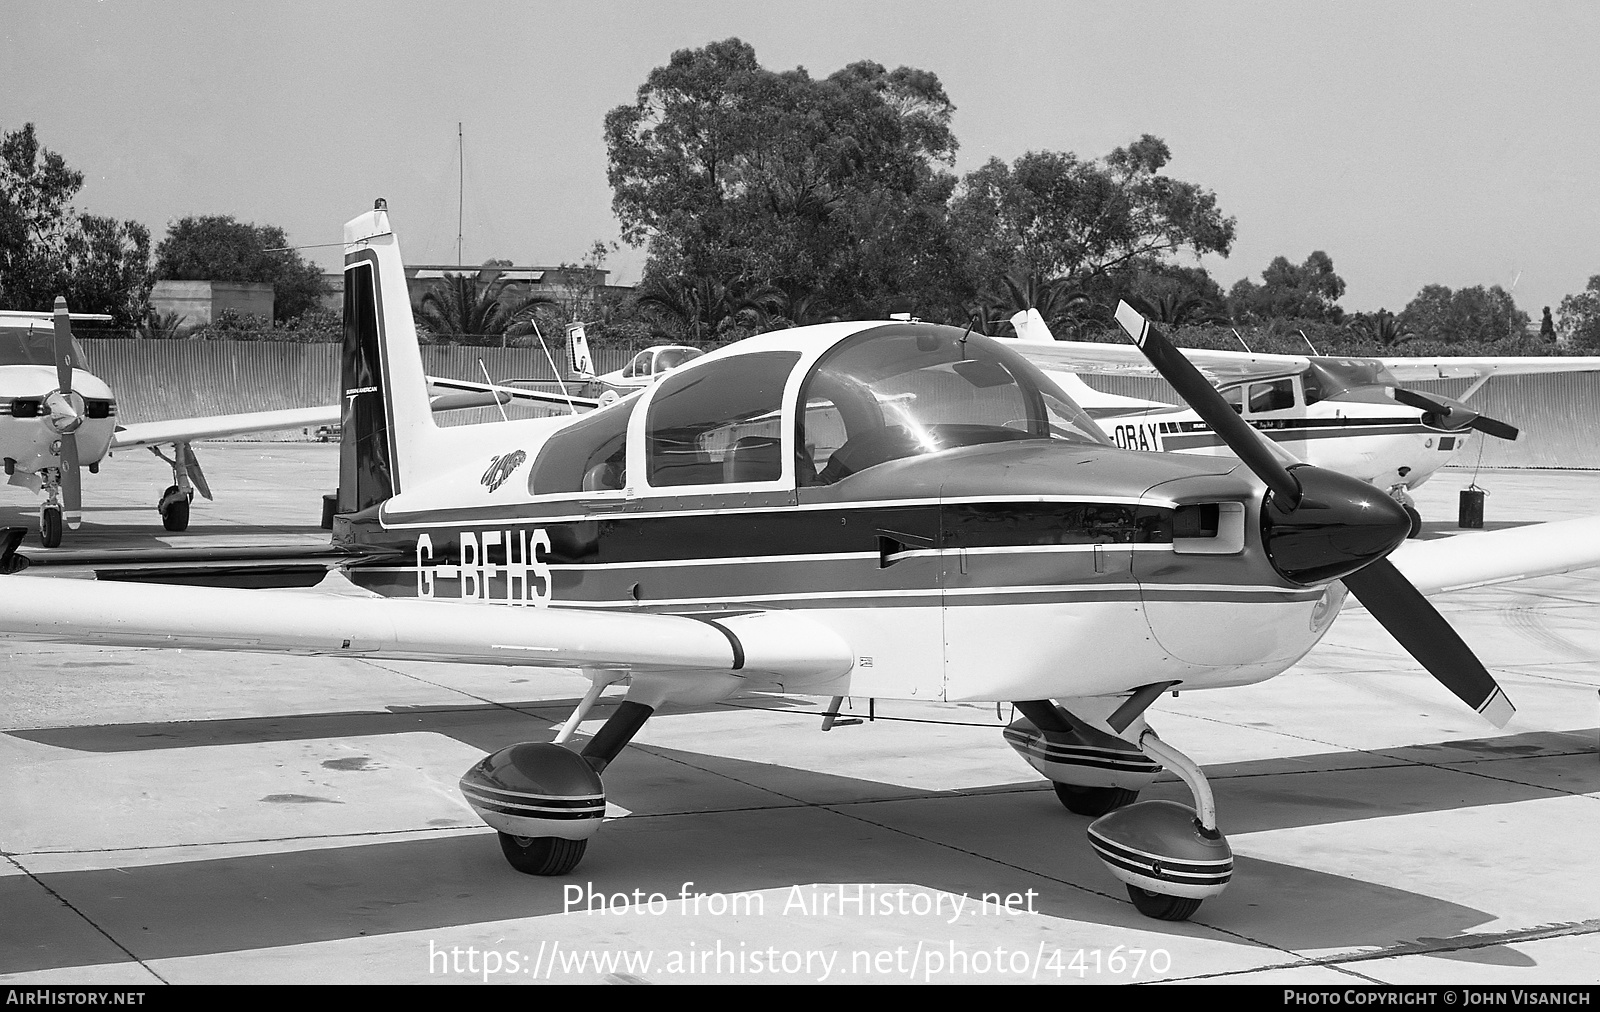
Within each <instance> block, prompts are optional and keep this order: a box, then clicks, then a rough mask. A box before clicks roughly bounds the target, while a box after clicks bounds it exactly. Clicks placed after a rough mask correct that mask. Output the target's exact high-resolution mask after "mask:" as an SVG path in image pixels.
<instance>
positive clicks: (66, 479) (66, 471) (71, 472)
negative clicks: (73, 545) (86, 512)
mask: <svg viewBox="0 0 1600 1012" xmlns="http://www.w3.org/2000/svg"><path fill="white" fill-rule="evenodd" d="M61 518H62V519H63V520H65V521H66V522H67V526H68V527H70V528H71V529H72V530H77V529H78V526H79V525H80V524H82V523H83V472H82V471H80V470H78V437H77V436H76V435H74V434H73V433H70V432H67V433H63V434H62V436H61Z"/></svg>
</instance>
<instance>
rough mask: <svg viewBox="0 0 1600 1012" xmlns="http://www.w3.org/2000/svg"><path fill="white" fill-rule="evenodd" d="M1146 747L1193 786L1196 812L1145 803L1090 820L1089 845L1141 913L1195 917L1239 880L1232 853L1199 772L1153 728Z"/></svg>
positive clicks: (1167, 803)
mask: <svg viewBox="0 0 1600 1012" xmlns="http://www.w3.org/2000/svg"><path fill="white" fill-rule="evenodd" d="M1139 748H1140V750H1141V751H1143V752H1145V753H1146V754H1148V755H1150V756H1151V757H1152V758H1154V759H1158V760H1160V762H1161V764H1162V765H1163V766H1165V767H1167V768H1168V769H1170V770H1171V771H1172V772H1173V773H1175V774H1177V775H1178V777H1179V779H1181V780H1182V781H1183V782H1184V783H1185V784H1187V785H1188V787H1189V790H1190V792H1191V793H1192V794H1193V795H1194V801H1195V808H1190V807H1188V806H1187V805H1180V804H1178V803H1177V802H1175V801H1141V802H1139V803H1138V804H1136V805H1129V806H1128V807H1126V808H1122V809H1119V810H1117V811H1115V812H1112V813H1111V814H1109V815H1103V816H1101V817H1100V818H1098V819H1096V820H1095V821H1094V822H1092V823H1090V824H1089V843H1090V844H1091V845H1092V846H1093V847H1094V850H1095V853H1096V854H1097V855H1098V856H1099V858H1100V860H1101V861H1104V862H1105V865H1106V868H1107V869H1108V870H1109V871H1110V872H1111V874H1113V875H1115V876H1116V877H1117V878H1118V879H1119V880H1120V881H1121V882H1122V883H1123V884H1124V885H1125V886H1127V889H1128V898H1129V899H1131V900H1133V905H1134V906H1135V907H1136V908H1137V909H1138V911H1139V912H1140V913H1141V914H1144V915H1145V916H1146V917H1153V918H1155V919H1157V920H1162V921H1183V920H1188V919H1189V918H1190V917H1191V916H1193V915H1194V912H1195V911H1196V910H1198V909H1200V903H1201V901H1202V900H1205V899H1206V898H1207V897H1210V896H1215V895H1217V894H1218V893H1220V892H1222V890H1223V889H1225V888H1226V887H1227V885H1228V882H1229V880H1230V879H1232V878H1233V849H1232V848H1231V847H1229V846H1228V841H1227V839H1226V838H1225V837H1223V835H1222V833H1221V832H1220V831H1219V830H1218V829H1217V806H1216V802H1215V801H1214V800H1213V799H1212V797H1211V785H1210V784H1208V783H1207V782H1206V778H1205V774H1203V773H1201V772H1200V767H1198V766H1196V765H1195V764H1194V762H1193V761H1192V760H1190V759H1189V757H1188V756H1186V755H1184V754H1183V753H1182V752H1179V751H1178V750H1177V749H1175V748H1173V747H1172V746H1170V745H1168V744H1167V743H1166V742H1163V741H1162V740H1161V739H1160V738H1157V737H1156V734H1155V732H1154V731H1151V730H1149V729H1148V728H1146V729H1145V731H1144V732H1143V733H1142V734H1141V735H1140V736H1139Z"/></svg>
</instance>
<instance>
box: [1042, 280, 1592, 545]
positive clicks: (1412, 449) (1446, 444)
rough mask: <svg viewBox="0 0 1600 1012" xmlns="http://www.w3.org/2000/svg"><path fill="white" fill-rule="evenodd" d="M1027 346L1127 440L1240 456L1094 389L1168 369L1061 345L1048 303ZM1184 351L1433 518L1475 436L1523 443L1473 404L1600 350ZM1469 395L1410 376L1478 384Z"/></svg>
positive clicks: (1087, 346) (1287, 444)
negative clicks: (1487, 388) (1432, 507)
mask: <svg viewBox="0 0 1600 1012" xmlns="http://www.w3.org/2000/svg"><path fill="white" fill-rule="evenodd" d="M1011 324H1012V327H1013V329H1014V330H1015V331H1016V335H1017V337H1016V341H1017V343H1016V347H1017V349H1018V350H1019V351H1021V352H1022V353H1023V354H1024V355H1025V356H1027V357H1028V358H1029V359H1030V360H1031V361H1032V362H1033V363H1034V364H1036V365H1038V366H1040V367H1041V368H1043V369H1045V370H1046V371H1047V372H1049V373H1050V375H1051V378H1052V379H1055V380H1056V381H1057V382H1058V383H1060V384H1061V386H1062V387H1063V388H1064V389H1066V390H1068V391H1069V392H1070V393H1072V394H1073V396H1074V398H1075V399H1077V400H1078V401H1079V403H1080V404H1082V405H1083V406H1084V407H1085V408H1086V409H1087V410H1088V411H1089V413H1090V414H1091V415H1093V416H1094V417H1095V419H1096V420H1097V421H1098V422H1099V423H1100V426H1101V428H1102V429H1104V430H1105V432H1106V435H1107V436H1108V437H1109V438H1110V439H1111V441H1112V442H1113V443H1115V444H1116V445H1117V446H1120V447H1123V448H1126V449H1129V450H1155V451H1160V452H1179V453H1195V454H1230V453H1232V452H1233V451H1232V450H1231V449H1230V448H1229V447H1228V444H1227V441H1226V440H1224V439H1223V438H1222V436H1221V434H1220V433H1218V432H1217V431H1216V430H1215V429H1213V428H1212V427H1211V426H1210V425H1208V424H1207V423H1206V421H1205V419H1203V418H1202V417H1201V416H1200V415H1199V414H1198V413H1197V412H1195V411H1194V410H1192V409H1186V408H1183V407H1179V406H1175V405H1171V404H1162V403H1159V402H1153V401H1140V400H1138V399H1136V398H1131V397H1121V396H1118V395H1115V394H1105V393H1100V392H1098V391H1095V390H1092V389H1091V388H1090V387H1088V385H1087V384H1084V383H1083V381H1082V380H1080V379H1079V378H1078V376H1077V374H1079V373H1099V374H1114V375H1124V376H1129V375H1142V376H1155V375H1159V373H1158V372H1157V371H1156V369H1155V368H1154V367H1153V366H1152V365H1151V364H1150V362H1149V361H1148V360H1146V359H1145V357H1144V356H1143V355H1142V354H1140V353H1139V351H1138V349H1136V348H1133V347H1131V346H1129V345H1118V344H1101V343H1091V342H1084V341H1057V340H1055V338H1054V336H1053V335H1052V334H1051V333H1050V329H1049V327H1048V326H1047V325H1046V323H1045V321H1044V319H1043V318H1042V317H1041V316H1040V315H1039V311H1038V310H1037V309H1031V310H1026V311H1024V312H1020V313H1017V314H1016V315H1015V316H1013V317H1012V318H1011ZM1184 356H1185V357H1186V358H1188V359H1189V360H1190V361H1191V362H1192V363H1193V364H1194V365H1195V366H1196V367H1197V368H1199V369H1200V371H1201V372H1202V373H1203V374H1204V375H1205V376H1206V377H1207V378H1209V379H1210V380H1211V381H1212V382H1213V383H1214V384H1215V385H1216V386H1218V387H1219V388H1220V390H1221V392H1222V397H1223V399H1224V400H1226V401H1227V402H1228V404H1229V405H1230V406H1231V407H1232V409H1233V411H1234V412H1235V413H1237V414H1240V415H1242V416H1243V417H1244V419H1245V420H1246V421H1247V422H1249V423H1250V424H1251V425H1252V426H1254V427H1255V429H1256V430H1257V431H1258V432H1260V433H1261V435H1262V436H1264V437H1265V438H1267V439H1270V440H1272V441H1273V442H1275V443H1278V444H1279V445H1281V446H1282V447H1283V448H1284V449H1285V450H1287V451H1288V452H1289V453H1291V454H1293V455H1294V456H1295V457H1296V458H1297V459H1299V460H1302V461H1304V462H1306V463H1308V464H1314V465H1316V466H1317V467H1324V468H1327V469H1328V470H1330V471H1339V472H1341V473H1343V474H1348V475H1352V476H1354V477H1356V478H1360V479H1361V480H1363V481H1367V482H1371V483H1372V484H1374V485H1376V486H1377V487H1379V488H1382V489H1385V490H1387V491H1388V493H1389V495H1390V496H1391V497H1393V498H1394V499H1395V501H1397V502H1399V503H1400V505H1401V507H1402V508H1404V509H1405V511H1406V515H1407V516H1409V517H1410V518H1411V525H1412V530H1411V533H1412V535H1413V536H1415V535H1416V534H1417V533H1419V532H1420V531H1421V528H1422V517H1421V515H1420V514H1418V512H1417V509H1416V504H1415V503H1414V502H1413V500H1412V498H1411V494H1410V493H1411V490H1412V489H1415V488H1417V487H1419V486H1420V485H1422V483H1423V482H1425V481H1427V480H1428V479H1429V478H1430V477H1432V476H1433V473H1434V472H1435V471H1437V470H1438V469H1439V468H1441V467H1443V466H1444V465H1446V464H1448V463H1450V461H1451V460H1452V459H1454V458H1455V456H1456V455H1457V454H1459V453H1460V452H1461V451H1462V450H1463V449H1465V448H1466V446H1467V444H1468V443H1469V442H1470V441H1471V439H1472V438H1473V431H1474V430H1476V431H1478V432H1481V433H1483V434H1484V435H1487V436H1494V437H1496V438H1498V439H1516V438H1517V435H1518V431H1517V429H1516V427H1514V426H1512V425H1509V424H1507V423H1505V422H1503V421H1500V420H1498V419H1495V418H1490V417H1488V416H1487V415H1483V414H1480V413H1478V412H1477V411H1475V410H1473V409H1472V408H1470V407H1468V406H1467V405H1466V404H1465V403H1463V402H1465V401H1466V400H1467V399H1468V398H1470V397H1471V396H1472V395H1473V394H1474V393H1476V392H1477V391H1478V390H1479V389H1480V388H1481V387H1482V386H1483V384H1484V383H1487V382H1488V381H1489V379H1490V378H1491V377H1494V376H1518V375H1529V374H1533V373H1550V372H1597V371H1600V357H1593V356H1590V357H1578V356H1572V357H1555V356H1502V357H1476V358H1470V357H1468V358H1361V357H1352V356H1328V355H1310V356H1307V355H1258V354H1253V353H1247V352H1237V351H1211V350H1200V349H1186V350H1185V351H1184ZM1466 378H1471V379H1473V380H1474V382H1473V383H1472V384H1471V385H1470V386H1469V387H1468V388H1467V390H1466V391H1465V392H1464V393H1462V395H1461V396H1460V398H1450V397H1445V396H1444V395H1442V394H1437V393H1433V392H1431V391H1422V390H1415V389H1410V388H1407V387H1405V386H1404V385H1402V384H1404V383H1407V382H1410V383H1416V382H1420V381H1424V380H1438V379H1466Z"/></svg>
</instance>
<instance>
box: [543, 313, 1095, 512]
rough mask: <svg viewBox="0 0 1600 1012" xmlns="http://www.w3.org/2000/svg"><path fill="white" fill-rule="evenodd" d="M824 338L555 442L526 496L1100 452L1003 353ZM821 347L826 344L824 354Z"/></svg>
mask: <svg viewBox="0 0 1600 1012" xmlns="http://www.w3.org/2000/svg"><path fill="white" fill-rule="evenodd" d="M825 326H826V330H823V332H822V333H820V334H819V333H817V332H815V331H813V332H812V333H809V334H808V333H806V331H805V329H795V330H791V331H778V332H774V333H771V334H766V335H762V336H760V337H754V338H750V339H748V342H749V343H748V344H744V345H743V346H742V347H741V346H734V347H731V348H728V349H724V350H723V351H720V352H716V353H713V354H711V355H707V356H706V357H705V358H704V359H701V360H697V361H695V362H693V363H690V364H688V365H685V366H684V367H683V368H681V369H678V370H676V371H674V372H673V373H671V374H670V375H668V376H666V377H665V378H663V379H662V380H661V381H660V382H659V383H657V384H656V385H655V386H654V387H653V388H651V389H650V390H648V391H646V392H644V393H643V394H641V395H636V396H635V397H632V398H628V399H627V400H626V401H624V402H619V403H616V404H612V405H610V406H609V407H605V408H601V409H599V410H598V411H596V412H594V413H593V414H592V415H589V416H587V417H586V418H584V419H582V420H580V421H577V422H575V423H573V424H572V425H570V426H569V427H567V428H566V429H564V430H562V431H560V432H557V433H555V434H554V435H552V436H551V437H550V438H549V439H548V440H547V442H546V443H545V445H544V447H543V448H542V449H541V450H540V452H539V454H538V457H537V459H536V461H535V464H534V466H533V467H532V468H531V469H530V474H529V491H530V492H531V493H533V494H534V495H548V494H562V493H572V492H578V491H582V492H589V493H594V492H599V493H605V492H620V491H622V490H624V489H627V488H634V489H637V490H640V491H642V490H643V489H647V488H659V489H669V488H670V489H682V488H686V487H691V486H694V487H702V488H704V487H707V486H722V487H727V486H730V485H743V486H762V487H766V488H775V487H778V486H780V485H781V486H784V487H791V488H792V487H794V486H796V485H798V486H801V487H805V486H817V485H829V484H833V483H835V482H838V481H841V480H843V479H844V478H847V477H849V476H850V475H852V474H857V473H860V472H861V471H864V470H866V469H868V468H871V467H876V466H877V465H879V464H883V463H887V462H888V461H891V460H899V459H903V458H906V457H912V456H917V455H923V454H934V453H940V452H943V451H947V450H953V449H957V448H959V447H963V446H975V445H980V444H985V443H997V442H1008V441H1014V440H1064V441H1068V442H1073V443H1084V444H1104V443H1105V442H1106V440H1105V437H1104V436H1103V435H1102V434H1101V432H1100V430H1099V428H1098V427H1097V426H1096V425H1095V423H1094V422H1093V421H1092V420H1091V419H1090V418H1089V417H1088V415H1086V414H1085V413H1084V412H1083V410H1082V409H1081V408H1079V407H1078V405H1076V404H1075V403H1073V401H1072V398H1071V397H1069V396H1068V395H1067V394H1066V393H1064V392H1063V391H1062V390H1061V389H1060V388H1059V387H1058V386H1057V385H1056V384H1055V383H1054V381H1052V380H1051V379H1050V378H1049V377H1048V376H1047V375H1045V374H1044V373H1043V372H1041V371H1040V370H1039V369H1038V368H1037V367H1035V366H1034V365H1032V364H1031V363H1030V362H1028V361H1027V360H1026V359H1025V358H1023V357H1022V356H1021V355H1020V354H1018V353H1017V352H1015V351H1013V350H1011V349H1010V348H1007V347H1005V345H1004V344H1003V343H1002V342H1000V341H996V340H993V339H990V338H986V337H983V336H982V335H977V334H972V333H970V332H966V331H962V330H960V329H959V328H955V327H941V326H934V325H929V324H915V323H913V324H903V323H894V324H880V325H870V324H869V325H866V326H862V325H859V324H858V325H856V326H855V327H854V328H853V329H852V330H850V331H847V332H845V333H843V334H840V332H839V330H838V329H837V328H838V327H839V325H825ZM819 329H822V328H819ZM828 330H831V331H832V333H831V334H830V333H828V332H827V331H828ZM821 337H829V338H832V340H828V341H827V342H826V345H825V346H824V347H819V344H818V339H819V338H821ZM641 478H642V479H643V480H642V481H639V480H638V479H641ZM791 482H792V484H791Z"/></svg>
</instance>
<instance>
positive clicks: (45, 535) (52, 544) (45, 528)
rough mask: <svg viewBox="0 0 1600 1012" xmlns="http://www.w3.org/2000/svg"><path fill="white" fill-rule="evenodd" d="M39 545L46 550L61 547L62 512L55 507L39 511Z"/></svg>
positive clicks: (47, 507)
mask: <svg viewBox="0 0 1600 1012" xmlns="http://www.w3.org/2000/svg"><path fill="white" fill-rule="evenodd" d="M39 544H41V545H43V546H44V547H45V548H59V547H61V511H60V510H58V509H56V508H55V507H53V506H46V507H45V508H43V509H41V510H40V511H39Z"/></svg>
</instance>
